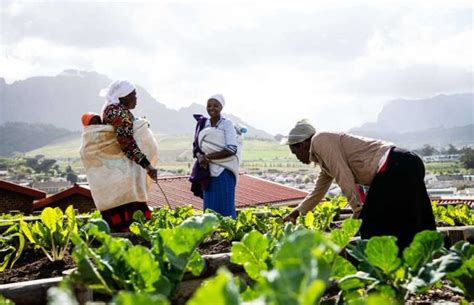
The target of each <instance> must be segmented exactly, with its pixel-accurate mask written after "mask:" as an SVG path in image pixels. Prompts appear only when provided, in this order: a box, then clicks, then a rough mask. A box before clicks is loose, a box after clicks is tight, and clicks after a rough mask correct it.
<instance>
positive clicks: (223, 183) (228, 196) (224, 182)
mask: <svg viewBox="0 0 474 305" xmlns="http://www.w3.org/2000/svg"><path fill="white" fill-rule="evenodd" d="M235 185H236V181H235V176H234V174H233V173H232V172H231V171H229V170H227V169H226V170H224V171H223V172H222V173H221V174H220V175H219V177H211V179H210V181H209V185H208V187H207V190H206V191H204V209H211V210H213V211H215V212H217V213H219V214H221V215H222V216H231V217H232V218H235Z"/></svg>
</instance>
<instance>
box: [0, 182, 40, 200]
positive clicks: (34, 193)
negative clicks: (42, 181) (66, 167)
mask: <svg viewBox="0 0 474 305" xmlns="http://www.w3.org/2000/svg"><path fill="white" fill-rule="evenodd" d="M0 189H1V190H6V191H11V192H15V193H19V194H22V195H26V196H29V197H32V198H34V199H42V198H45V197H46V193H45V192H43V191H39V190H35V189H33V188H30V187H27V186H22V185H18V184H15V183H11V182H8V181H5V180H0Z"/></svg>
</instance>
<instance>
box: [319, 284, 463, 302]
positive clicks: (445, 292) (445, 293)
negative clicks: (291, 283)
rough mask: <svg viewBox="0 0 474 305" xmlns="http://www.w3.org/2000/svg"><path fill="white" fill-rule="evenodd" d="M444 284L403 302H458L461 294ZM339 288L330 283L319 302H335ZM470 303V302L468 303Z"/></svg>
mask: <svg viewBox="0 0 474 305" xmlns="http://www.w3.org/2000/svg"><path fill="white" fill-rule="evenodd" d="M442 283H443V284H444V286H443V287H441V288H435V287H432V288H431V289H430V290H428V291H427V292H426V293H423V294H420V295H412V296H410V297H409V298H408V300H407V301H406V303H405V304H407V305H432V304H433V303H440V304H442V303H446V304H451V303H454V304H459V303H460V302H461V300H462V298H463V297H462V296H461V295H459V294H456V293H454V292H453V291H452V290H450V289H449V288H447V285H448V282H447V281H442ZM338 293H339V289H338V288H337V286H336V285H330V286H329V287H328V289H327V290H326V293H325V294H324V296H323V297H322V298H321V304H324V305H333V304H336V301H337V294H338ZM469 304H471V303H469Z"/></svg>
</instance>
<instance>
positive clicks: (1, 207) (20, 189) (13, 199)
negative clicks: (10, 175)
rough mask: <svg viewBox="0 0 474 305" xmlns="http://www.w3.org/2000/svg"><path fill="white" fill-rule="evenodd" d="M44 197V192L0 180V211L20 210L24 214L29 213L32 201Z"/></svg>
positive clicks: (31, 209) (31, 208)
mask: <svg viewBox="0 0 474 305" xmlns="http://www.w3.org/2000/svg"><path fill="white" fill-rule="evenodd" d="M45 197H46V193H45V192H42V191H39V190H35V189H32V188H30V187H26V186H21V185H18V184H15V183H11V182H8V181H5V180H0V213H9V212H10V211H20V212H21V213H23V214H25V215H26V214H31V213H32V211H33V201H34V200H38V199H42V198H45Z"/></svg>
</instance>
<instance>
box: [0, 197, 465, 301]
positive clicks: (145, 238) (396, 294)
mask: <svg viewBox="0 0 474 305" xmlns="http://www.w3.org/2000/svg"><path fill="white" fill-rule="evenodd" d="M346 204H347V202H345V200H344V199H342V198H335V199H333V200H331V201H327V202H324V203H322V204H320V205H318V206H317V208H316V209H315V210H314V211H312V212H311V213H308V214H307V215H305V216H300V217H299V218H298V220H297V223H296V224H291V223H287V224H285V223H283V222H282V216H284V215H286V214H287V213H288V210H289V209H287V208H286V209H285V208H283V209H280V208H279V209H276V208H265V209H258V210H257V209H249V210H243V211H241V212H240V213H239V215H238V218H237V219H236V220H233V219H231V218H226V217H221V216H219V215H215V214H209V213H207V214H200V213H199V212H197V211H194V210H193V209H192V208H190V207H185V208H180V209H176V210H173V211H170V210H166V209H162V210H159V211H155V212H153V214H152V219H151V220H150V221H146V220H145V219H144V217H143V215H142V214H140V213H136V214H135V215H134V219H135V220H136V222H135V223H134V224H133V225H132V226H131V227H130V231H131V233H126V234H115V236H111V235H110V233H109V232H108V228H107V225H106V224H105V223H104V222H103V221H102V220H101V219H98V218H95V217H91V218H90V219H87V220H84V221H82V220H81V221H80V220H78V219H77V218H76V217H75V215H74V212H73V211H72V208H70V209H69V208H68V210H67V211H66V212H65V213H62V212H61V211H60V210H58V209H45V210H44V212H43V213H42V215H41V217H40V218H39V219H38V220H36V221H35V220H33V221H30V222H25V221H22V220H20V221H19V222H15V223H11V224H10V227H8V228H7V229H6V230H5V231H4V232H3V233H2V239H1V241H2V243H3V244H2V255H3V256H2V257H3V263H2V264H1V266H2V268H3V269H4V270H3V271H2V272H1V273H0V280H1V281H2V283H7V282H8V283H12V282H13V281H16V280H21V281H23V280H24V279H32V278H35V277H41V276H44V275H46V276H47V277H53V276H56V275H61V273H62V271H63V270H64V269H69V268H71V267H73V266H74V267H76V269H75V271H74V272H72V273H71V274H70V275H68V276H66V277H65V278H64V279H56V281H53V280H47V279H46V280H44V281H45V282H46V283H41V284H40V285H38V283H33V284H32V286H28V287H29V288H28V287H27V283H26V284H25V283H24V282H20V283H18V287H22V288H15V289H16V290H15V289H12V287H13V286H14V285H12V284H7V285H5V284H4V285H0V293H2V294H3V295H5V296H10V297H12V296H14V295H15V293H16V295H25V292H26V291H33V290H32V289H33V286H34V285H36V286H37V287H38V293H39V294H41V293H43V294H42V295H43V297H44V293H45V291H46V288H45V287H46V286H48V285H49V286H56V285H57V284H58V283H59V282H61V285H60V288H52V289H51V290H50V292H49V293H50V301H49V303H50V304H56V303H55V302H58V300H61V304H65V305H67V304H76V303H74V302H75V296H74V293H73V291H74V290H76V291H77V289H78V287H89V289H90V291H89V290H88V291H89V296H90V297H89V299H91V298H92V296H93V297H94V299H95V300H98V301H101V300H102V301H106V302H108V303H111V304H189V305H193V304H211V303H210V302H209V300H212V301H213V303H215V304H249V305H250V304H252V305H257V304H278V305H279V304H282V305H283V304H285V305H287V304H289V305H291V304H295V305H296V304H305V305H306V304H308V305H309V304H318V303H323V304H336V303H337V304H402V303H406V302H409V303H410V302H411V303H413V304H425V303H426V302H435V301H441V300H442V301H451V302H457V303H463V304H467V303H468V302H469V301H472V300H473V295H474V287H473V283H474V246H473V245H471V244H469V242H465V240H470V238H472V236H473V235H474V234H473V232H474V230H473V227H472V226H464V227H462V228H459V227H451V228H441V229H440V230H439V231H441V233H437V232H432V231H424V232H421V233H419V234H418V235H417V237H416V238H415V240H414V241H413V243H412V244H411V245H410V247H408V248H407V249H405V250H404V251H403V252H400V251H399V250H398V248H397V246H396V243H395V240H394V238H393V237H388V236H381V237H373V238H371V239H370V240H362V241H361V240H360V239H359V238H355V235H356V234H357V231H358V229H359V227H360V221H359V220H354V219H346V220H344V221H342V222H340V221H336V220H338V219H344V218H345V217H344V213H343V212H344V207H345V206H346ZM434 207H435V208H437V207H436V206H435V205H434ZM448 210H449V211H448ZM440 211H441V212H440ZM459 211H461V212H459ZM448 212H449V213H448ZM435 215H438V217H437V222H438V223H439V224H441V223H443V224H445V223H453V224H463V225H468V224H469V222H470V221H471V220H472V215H473V213H472V209H466V208H464V207H459V208H448V207H446V208H445V210H443V209H438V210H437V212H436V213H435ZM440 218H442V219H444V220H443V221H442V222H439V221H438V220H439V219H440ZM448 218H450V219H452V220H453V221H452V222H451V221H449V220H447V219H448ZM462 222H464V223H462ZM445 237H446V238H447V239H446V238H445ZM445 241H447V243H445ZM223 252H227V254H225V253H224V254H215V255H213V254H214V253H223ZM209 254H211V255H209ZM12 266H13V268H12ZM10 268H11V270H10ZM26 271H31V273H29V275H26ZM30 276H31V277H30ZM203 280H206V281H205V284H203V283H202V282H203ZM196 289H197V290H196ZM40 290H41V291H42V292H41V291H40ZM12 291H16V292H15V293H13V294H11V292H12ZM92 292H93V293H92ZM9 293H10V294H9ZM31 295H34V293H33V292H31ZM82 295H83V294H82ZM15 300H16V302H17V303H18V304H23V303H21V302H22V301H21V300H19V299H15ZM36 300H37V301H39V302H40V303H41V302H43V304H44V303H45V301H44V299H42V298H40V297H37V298H36ZM0 302H1V300H0ZM68 302H69V303H68ZM219 302H220V303H219Z"/></svg>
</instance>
